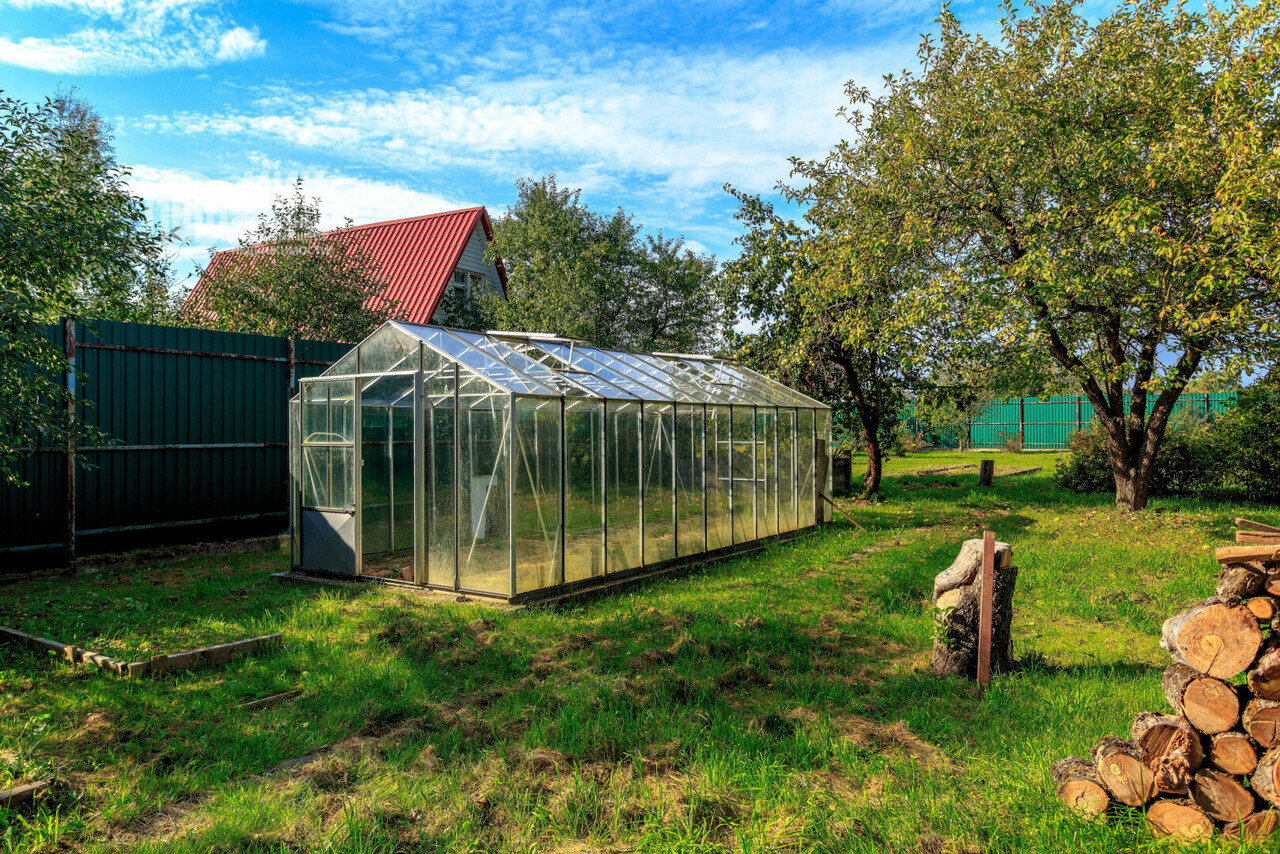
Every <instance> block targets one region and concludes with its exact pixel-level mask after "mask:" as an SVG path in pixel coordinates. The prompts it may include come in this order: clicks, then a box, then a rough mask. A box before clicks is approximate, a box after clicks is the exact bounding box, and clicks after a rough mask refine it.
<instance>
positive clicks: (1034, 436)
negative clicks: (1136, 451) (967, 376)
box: [938, 392, 1236, 451]
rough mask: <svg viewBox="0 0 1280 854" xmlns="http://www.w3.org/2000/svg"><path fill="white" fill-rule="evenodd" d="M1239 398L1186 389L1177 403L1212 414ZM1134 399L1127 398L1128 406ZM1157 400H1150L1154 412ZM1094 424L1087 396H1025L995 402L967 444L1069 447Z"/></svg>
mask: <svg viewBox="0 0 1280 854" xmlns="http://www.w3.org/2000/svg"><path fill="white" fill-rule="evenodd" d="M1235 398H1236V394H1235V392H1222V393H1204V392H1185V393H1183V395H1182V396H1181V397H1180V398H1178V402H1177V404H1175V405H1174V417H1175V418H1176V417H1177V416H1178V415H1179V414H1181V413H1195V414H1197V415H1203V416H1206V417H1207V416H1211V415H1213V414H1214V413H1217V412H1222V411H1223V410H1224V409H1226V408H1227V407H1228V406H1229V405H1230V404H1231V402H1232V401H1234V400H1235ZM1130 399H1131V398H1129V397H1126V398H1125V406H1126V407H1127V406H1128V405H1129V400H1130ZM1153 404H1154V401H1150V402H1148V405H1147V411H1148V412H1150V410H1151V406H1152V405H1153ZM1092 423H1093V406H1092V405H1091V404H1090V403H1089V399H1088V398H1086V397H1046V398H1043V399H1042V398H1038V397H1023V398H1017V399H1014V400H1006V401H1002V402H1000V403H993V404H992V405H991V406H989V407H987V409H986V411H985V412H983V413H982V416H981V417H980V418H978V419H977V420H975V421H974V422H973V424H972V425H970V426H969V428H968V431H967V437H966V438H967V441H966V442H965V444H966V445H967V446H968V447H971V448H1000V447H1002V446H1003V445H1005V444H1006V442H1007V440H1009V439H1012V438H1015V437H1018V436H1021V437H1022V447H1023V448H1024V449H1026V450H1028V451H1053V450H1065V449H1066V448H1067V447H1068V443H1069V442H1070V440H1071V434H1072V433H1074V432H1076V431H1077V430H1083V429H1085V428H1088V427H1089V426H1090V425H1091V424H1092ZM938 444H940V445H942V446H944V447H956V446H957V444H959V443H958V442H957V437H955V436H945V437H940V438H939V441H938Z"/></svg>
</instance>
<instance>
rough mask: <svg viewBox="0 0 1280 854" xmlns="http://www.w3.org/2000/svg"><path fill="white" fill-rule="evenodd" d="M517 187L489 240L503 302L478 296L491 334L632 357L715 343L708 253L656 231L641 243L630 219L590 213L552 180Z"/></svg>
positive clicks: (712, 266)
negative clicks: (503, 277)
mask: <svg viewBox="0 0 1280 854" xmlns="http://www.w3.org/2000/svg"><path fill="white" fill-rule="evenodd" d="M516 188H517V189H518V191H519V197H518V199H517V202H516V204H515V205H514V206H513V207H511V208H509V209H508V211H507V215H506V216H505V217H503V218H502V219H500V220H499V221H498V222H497V223H496V224H495V226H494V238H493V241H492V242H491V243H490V244H489V253H490V256H491V257H500V258H502V260H503V263H504V264H505V265H506V267H507V270H508V273H509V276H508V280H507V297H506V299H505V300H502V299H500V298H498V297H489V298H487V299H482V300H481V306H480V307H481V310H482V313H483V315H484V317H485V320H486V322H487V323H488V324H489V325H490V327H491V328H502V329H518V330H522V331H526V332H548V333H554V334H558V335H564V336H567V337H571V338H581V339H583V340H586V341H590V342H591V343H593V344H596V345H598V346H602V347H614V348H618V349H623V350H637V351H654V350H658V351H680V352H693V351H702V350H706V349H707V348H708V347H709V346H710V345H711V342H712V341H714V340H715V338H716V336H717V335H718V333H719V332H720V328H721V325H722V317H723V312H722V309H721V306H720V303H719V295H718V291H717V289H716V287H715V280H716V263H715V258H714V257H713V256H710V255H702V254H698V253H695V252H693V251H691V250H690V249H689V248H688V247H687V246H686V245H685V243H684V240H683V239H681V238H667V237H665V236H663V234H662V233H661V232H659V233H658V234H657V236H648V237H645V238H643V239H641V237H640V226H638V225H637V224H636V223H635V222H634V221H633V219H632V217H631V216H630V215H628V214H626V213H625V212H624V211H622V210H621V209H618V210H617V211H615V212H614V213H613V214H612V215H611V216H608V217H605V216H602V215H600V214H598V213H596V212H594V211H592V210H591V209H590V208H588V207H587V206H586V205H584V204H582V202H581V195H582V191H581V190H571V189H567V188H561V187H560V186H559V185H558V184H557V183H556V176H555V175H548V176H546V177H545V178H542V179H540V180H537V181H533V180H529V179H521V180H520V181H517V182H516Z"/></svg>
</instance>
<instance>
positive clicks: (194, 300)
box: [184, 207, 507, 323]
mask: <svg viewBox="0 0 1280 854" xmlns="http://www.w3.org/2000/svg"><path fill="white" fill-rule="evenodd" d="M477 221H478V222H479V223H480V224H481V225H482V226H484V234H485V237H487V238H488V239H490V240H492V239H493V223H492V222H490V220H489V212H488V211H486V210H485V209H484V207H474V208H464V209H462V210H457V211H446V212H444V213H436V214H427V215H425V216H416V217H410V218H408V219H395V220H389V221H387V222H375V223H370V224H368V225H355V226H352V227H350V228H346V229H340V231H342V232H344V233H345V234H347V235H348V236H349V237H350V238H352V239H353V241H358V242H359V244H360V245H361V247H362V248H363V249H364V251H365V252H366V253H368V254H369V256H371V257H372V258H373V259H374V260H376V261H377V262H378V272H379V274H380V275H381V276H382V277H383V278H384V279H386V282H387V288H386V290H385V291H384V292H383V297H384V298H386V299H390V300H394V301H395V302H397V303H399V310H398V311H397V312H396V317H397V318H399V319H402V320H407V321H409V322H410V323H430V322H431V317H432V315H434V314H435V312H436V308H437V307H438V306H439V305H440V299H441V298H442V297H443V296H444V289H445V286H446V285H447V284H448V283H449V279H450V277H451V276H452V275H453V271H454V268H455V267H457V266H458V261H459V260H460V259H461V258H462V251H463V250H464V249H465V248H466V246H467V242H468V241H469V240H470V239H471V235H472V233H473V232H474V231H475V228H476V222H477ZM333 233H334V232H325V234H333ZM239 251H240V250H239V249H227V250H224V251H222V252H219V253H217V254H216V255H214V256H213V257H212V258H211V259H209V266H208V268H207V269H206V272H209V271H212V270H214V269H215V268H217V267H221V266H222V265H224V264H227V263H230V262H231V261H232V259H233V258H234V256H235V254H236V253H238V252H239ZM495 266H496V267H497V268H498V279H499V282H500V283H501V285H502V290H503V292H504V293H505V292H506V289H507V271H506V268H505V267H503V265H502V259H501V258H498V259H495ZM202 282H203V279H202V280H201V282H197V283H196V286H195V287H194V288H192V289H191V293H190V294H189V295H188V296H187V300H186V303H185V305H184V308H185V309H187V310H193V309H194V310H198V306H199V304H200V301H201V298H202V295H201V289H200V285H201V283H202Z"/></svg>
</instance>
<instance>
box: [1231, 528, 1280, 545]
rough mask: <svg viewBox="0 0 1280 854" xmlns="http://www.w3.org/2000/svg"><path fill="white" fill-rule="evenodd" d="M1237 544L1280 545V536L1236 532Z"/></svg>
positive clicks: (1255, 532) (1256, 532)
mask: <svg viewBox="0 0 1280 854" xmlns="http://www.w3.org/2000/svg"><path fill="white" fill-rule="evenodd" d="M1236 542H1237V543H1258V544H1260V545H1267V544H1270V543H1274V544H1276V545H1280V534H1270V533H1267V534H1264V533H1262V532H1261V531H1236Z"/></svg>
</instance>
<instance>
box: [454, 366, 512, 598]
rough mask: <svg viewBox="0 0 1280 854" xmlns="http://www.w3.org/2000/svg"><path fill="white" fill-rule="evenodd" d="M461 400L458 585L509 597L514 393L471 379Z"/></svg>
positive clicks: (463, 382)
mask: <svg viewBox="0 0 1280 854" xmlns="http://www.w3.org/2000/svg"><path fill="white" fill-rule="evenodd" d="M458 400H459V409H458V430H457V450H456V453H457V458H458V468H457V471H458V480H457V489H458V502H457V508H458V586H459V587H460V588H462V589H464V590H475V591H477V592H481V593H501V594H506V595H510V594H511V593H512V590H511V537H510V521H511V517H510V512H511V502H510V500H509V497H508V489H509V488H510V484H509V483H508V480H507V472H508V456H509V448H510V444H511V395H509V394H507V393H505V392H502V391H499V390H498V389H495V388H494V387H493V386H492V385H490V384H489V383H487V382H486V381H485V380H483V379H481V378H479V377H467V378H460V379H459V383H458Z"/></svg>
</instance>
